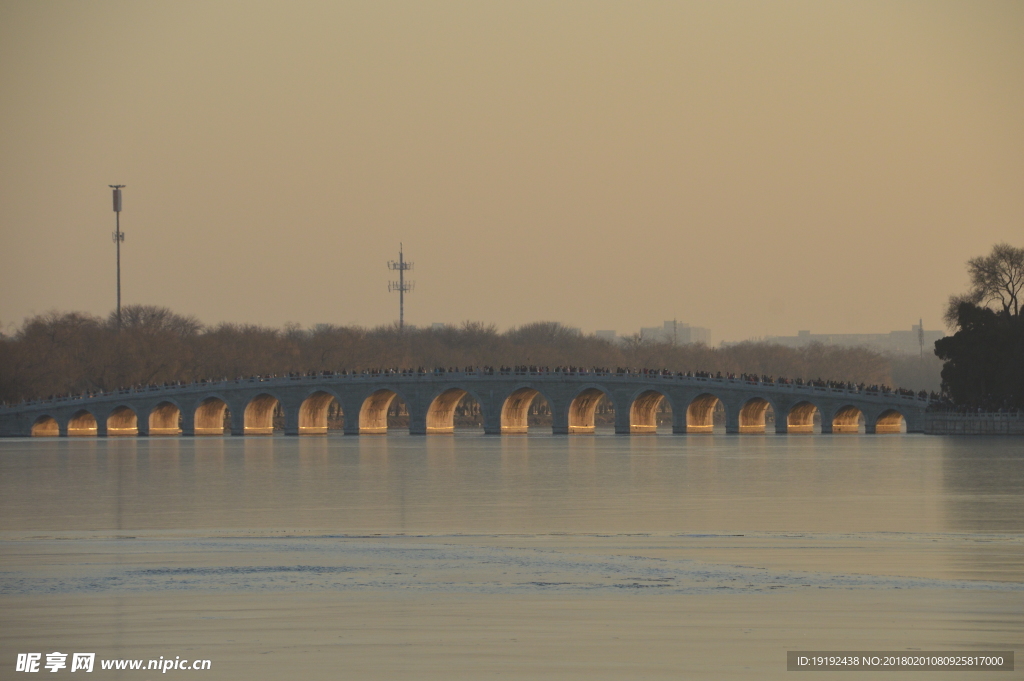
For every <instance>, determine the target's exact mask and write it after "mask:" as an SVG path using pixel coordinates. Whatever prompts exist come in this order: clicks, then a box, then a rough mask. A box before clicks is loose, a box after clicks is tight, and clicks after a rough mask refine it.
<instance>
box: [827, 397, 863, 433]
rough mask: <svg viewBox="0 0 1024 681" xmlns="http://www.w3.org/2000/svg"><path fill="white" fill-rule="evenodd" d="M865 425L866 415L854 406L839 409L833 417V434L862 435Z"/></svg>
mask: <svg viewBox="0 0 1024 681" xmlns="http://www.w3.org/2000/svg"><path fill="white" fill-rule="evenodd" d="M863 425H864V413H863V412H862V411H861V410H860V409H858V408H857V407H855V406H853V405H852V404H847V405H844V406H842V407H839V409H836V412H835V413H834V414H833V415H832V432H833V433H862V432H864V431H863V429H862V428H863Z"/></svg>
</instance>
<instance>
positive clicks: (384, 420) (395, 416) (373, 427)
mask: <svg viewBox="0 0 1024 681" xmlns="http://www.w3.org/2000/svg"><path fill="white" fill-rule="evenodd" d="M402 427H406V428H408V427H409V409H408V407H406V404H405V402H404V401H403V400H402V398H401V397H399V396H398V393H396V392H395V391H394V390H388V389H387V388H381V389H380V390H378V391H376V392H374V393H372V394H371V395H370V396H369V397H367V398H366V399H365V400H363V405H362V406H361V407H360V408H359V434H360V435H386V434H387V432H388V428H402Z"/></svg>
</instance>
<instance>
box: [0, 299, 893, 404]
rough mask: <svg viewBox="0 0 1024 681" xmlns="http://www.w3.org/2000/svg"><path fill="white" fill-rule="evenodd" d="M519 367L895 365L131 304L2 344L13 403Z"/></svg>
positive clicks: (832, 355)
mask: <svg viewBox="0 0 1024 681" xmlns="http://www.w3.org/2000/svg"><path fill="white" fill-rule="evenodd" d="M517 365H520V366H521V365H527V366H530V365H532V366H547V367H556V366H581V367H587V368H591V367H604V368H610V369H612V370H614V369H616V368H619V367H623V368H637V369H641V368H649V369H669V370H671V371H674V372H675V371H682V372H686V371H708V372H712V373H717V372H722V373H723V374H728V373H733V374H740V373H750V374H758V375H768V376H776V377H777V376H785V377H788V378H793V379H796V378H800V379H804V380H813V379H817V378H822V379H830V380H836V381H852V382H854V383H865V384H869V385H877V384H891V382H892V370H891V363H890V360H889V358H887V357H885V356H883V355H881V354H879V353H877V352H873V351H871V350H868V349H866V348H846V347H838V346H826V345H812V346H809V347H806V348H799V349H795V348H787V347H784V346H781V345H774V344H768V343H761V342H746V343H740V344H737V345H732V346H728V347H709V346H706V345H673V344H671V343H664V342H654V341H649V340H643V339H640V338H639V337H633V338H629V339H626V340H625V341H624V342H622V343H612V342H609V341H607V340H604V339H601V338H597V337H595V336H588V335H584V334H581V333H580V332H579V331H577V330H575V329H572V328H569V327H566V326H563V325H562V324H559V323H557V322H537V323H533V324H526V325H524V326H519V327H516V328H512V329H509V330H507V331H504V332H499V331H498V330H497V328H496V327H495V326H493V325H486V324H482V323H478V322H465V323H463V324H462V325H460V326H447V327H445V328H443V329H433V328H430V329H410V328H408V327H407V328H405V329H404V330H402V329H399V328H398V327H397V325H389V326H380V327H376V328H371V329H367V328H362V327H356V326H334V325H330V324H321V325H317V326H314V327H312V328H308V329H303V328H300V327H298V326H296V325H288V326H285V327H284V328H272V327H267V326H258V325H251V324H226V323H225V324H217V325H214V326H206V325H204V324H202V323H200V322H199V321H198V320H197V319H196V318H195V317H191V316H186V315H180V314H177V313H175V312H173V311H172V310H169V309H167V308H164V307H157V306H150V305H132V306H128V307H125V308H122V321H121V324H120V326H118V323H117V318H116V315H111V316H110V317H108V318H106V319H103V318H100V317H96V316H93V315H89V314H85V313H81V312H50V313H47V314H42V315H38V316H35V317H32V318H30V319H27V320H25V322H24V323H23V324H22V326H21V328H19V329H18V330H17V331H16V332H15V333H13V334H11V335H9V336H2V337H0V400H2V401H3V402H6V403H8V404H10V403H14V402H18V401H20V400H22V399H38V398H45V397H49V396H52V395H66V394H80V393H86V392H95V391H101V390H102V391H107V390H113V389H116V388H121V387H128V386H137V385H154V384H156V385H162V384H165V383H176V382H179V381H181V382H191V381H195V380H201V379H220V378H237V377H240V376H252V375H267V374H277V375H283V374H288V373H292V372H299V373H306V372H309V371H325V370H330V371H339V370H348V371H353V370H355V371H360V370H363V369H380V368H419V367H424V368H428V369H429V368H434V367H446V368H449V367H458V368H461V367H466V366H494V367H498V366H517ZM910 387H913V386H910Z"/></svg>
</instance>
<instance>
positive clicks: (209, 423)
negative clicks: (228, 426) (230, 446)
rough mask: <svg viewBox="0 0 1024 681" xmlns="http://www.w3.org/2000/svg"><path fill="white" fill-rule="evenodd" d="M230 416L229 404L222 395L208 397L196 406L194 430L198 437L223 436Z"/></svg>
mask: <svg viewBox="0 0 1024 681" xmlns="http://www.w3.org/2000/svg"><path fill="white" fill-rule="evenodd" d="M229 416H230V414H229V412H228V403H227V401H226V400H225V399H224V398H223V397H221V396H220V395H208V396H207V397H205V398H203V400H202V401H201V402H200V403H199V405H198V406H196V410H195V413H194V414H193V417H192V418H193V422H192V423H193V428H194V429H195V430H194V432H195V434H196V435H223V434H224V429H225V426H224V422H225V421H226V420H227V419H228V417H229Z"/></svg>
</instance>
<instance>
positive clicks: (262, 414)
mask: <svg viewBox="0 0 1024 681" xmlns="http://www.w3.org/2000/svg"><path fill="white" fill-rule="evenodd" d="M243 417H244V421H243V426H244V428H245V434H246V435H273V434H274V430H275V429H277V430H280V429H281V428H282V427H283V426H284V410H283V409H282V408H281V403H280V402H279V401H278V399H277V398H276V397H274V396H272V395H267V394H266V393H264V394H262V395H257V396H256V397H254V398H252V399H251V400H249V404H247V405H245V413H244V415H243Z"/></svg>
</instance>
